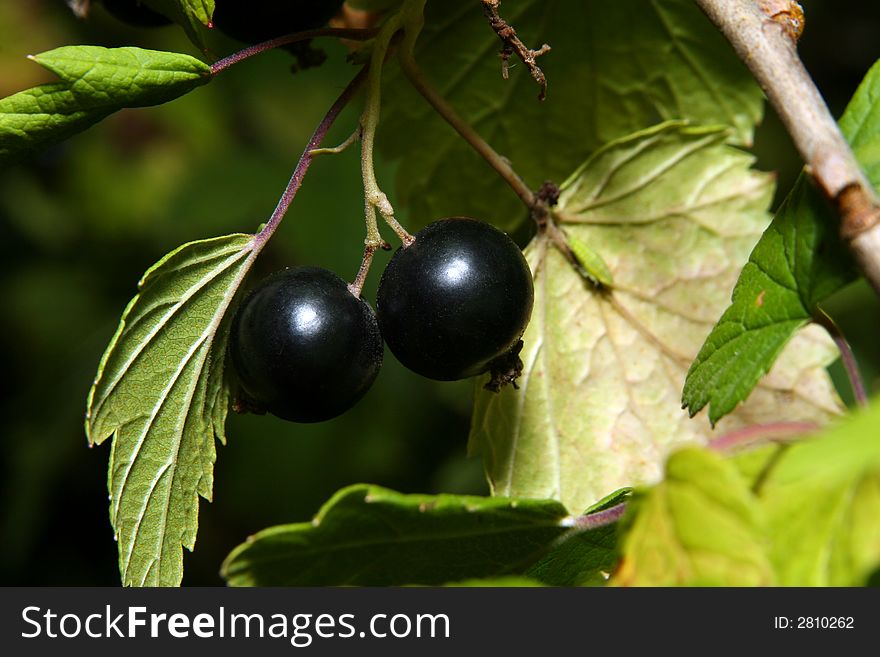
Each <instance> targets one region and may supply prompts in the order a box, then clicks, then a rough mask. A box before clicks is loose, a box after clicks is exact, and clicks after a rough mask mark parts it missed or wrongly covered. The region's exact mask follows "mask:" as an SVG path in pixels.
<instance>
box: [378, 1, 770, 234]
mask: <svg viewBox="0 0 880 657" xmlns="http://www.w3.org/2000/svg"><path fill="white" fill-rule="evenodd" d="M501 15H502V16H503V17H504V18H505V19H507V20H508V21H509V22H510V23H511V24H512V25H513V26H514V27H515V28H516V30H517V33H518V35H519V36H520V37H521V38H522V39H523V41H524V42H525V43H526V44H528V45H530V46H532V47H535V48H537V47H540V46H541V45H542V44H543V43H548V44H550V45H551V46H552V50H551V51H550V52H548V53H547V54H545V55H543V56H542V57H540V58H539V59H538V64H539V65H540V66H541V67H542V69H543V71H544V72H545V73H546V76H547V80H548V83H549V88H548V94H547V99H546V100H545V101H544V102H543V103H541V102H539V101H538V100H537V95H538V86H537V85H536V84H535V82H534V81H533V80H532V79H531V77H530V76H529V73H528V71H527V70H526V67H525V66H523V65H522V64H520V63H519V62H518V61H516V59H515V58H513V59H512V60H511V67H510V79H508V80H504V79H503V78H502V77H501V67H500V62H499V59H498V55H497V53H498V51H499V48H500V42H499V40H498V37H497V36H496V35H495V34H494V33H493V32H492V30H491V29H490V28H489V26H488V25H487V23H486V19H485V17H484V16H483V14H482V11H481V10H480V3H479V2H476V1H475V0H446V1H444V2H429V3H428V5H427V9H426V24H425V29H424V32H423V34H422V36H421V37H420V38H419V41H418V43H417V46H416V48H417V50H416V57H417V59H418V61H419V64H420V66H421V67H422V69H423V70H424V72H425V75H426V77H427V78H428V79H429V80H430V81H431V82H432V84H433V85H434V86H435V87H436V88H437V90H438V91H439V92H440V93H441V94H442V95H443V96H444V97H445V98H446V99H447V100H449V102H450V103H451V105H452V106H453V107H454V108H455V109H456V111H457V112H458V113H459V114H460V115H461V116H462V117H463V118H464V119H465V120H466V121H467V122H468V123H470V124H471V125H473V126H474V128H476V130H477V131H478V132H480V134H481V135H482V136H483V137H484V138H485V139H487V140H488V142H489V143H490V144H491V145H492V146H493V147H494V148H495V150H497V151H498V152H499V153H501V154H502V155H504V156H506V157H507V158H509V159H510V160H511V162H512V163H513V166H514V168H515V169H516V171H517V172H518V173H519V174H520V175H521V176H522V177H523V178H524V179H525V181H526V182H527V183H528V184H529V185H530V186H531V187H532V188H533V189H535V188H537V187H538V186H539V185H540V184H541V183H543V182H544V181H545V180H548V179H549V180H553V181H556V182H560V181H562V180H564V179H565V178H566V177H567V176H568V175H569V174H570V173H571V171H573V170H574V169H575V167H577V166H578V165H579V164H580V163H581V162H583V160H584V159H585V158H586V156H587V155H588V154H589V153H590V152H592V151H593V150H595V149H596V148H598V147H600V146H601V145H603V144H605V143H607V142H608V141H611V140H613V139H617V138H620V137H623V136H624V135H627V134H630V133H632V132H635V131H636V130H640V129H642V128H645V127H647V126H649V125H653V124H655V123H658V122H660V121H662V120H666V119H687V120H690V121H693V122H695V123H702V124H716V123H718V124H724V125H728V126H732V127H733V131H732V133H731V135H730V139H731V140H732V141H733V142H735V143H738V144H749V143H750V142H751V139H752V130H753V127H754V125H755V123H756V122H757V121H758V120H759V119H760V116H761V112H762V95H761V91H760V89H759V88H758V87H757V85H756V84H755V82H754V80H753V79H752V77H751V75H750V74H749V73H748V71H747V70H746V69H745V67H744V66H743V65H742V63H741V62H739V60H738V59H737V57H736V55H735V54H734V52H733V50H732V49H731V47H730V45H729V44H728V43H727V42H726V41H725V40H724V39H723V37H721V35H720V34H719V33H718V30H717V29H715V27H714V26H713V25H712V24H711V23H710V22H709V21H708V19H706V17H705V16H704V15H703V14H702V13H701V12H700V10H699V9H698V8H697V6H696V5H695V4H694V3H693V2H690V1H689V0H660V1H657V2H650V3H646V2H643V1H642V0H622V1H620V2H613V3H608V2H603V1H600V0H585V1H581V2H564V1H561V0H550V1H548V0H520V1H518V2H509V3H506V4H503V5H502V7H501ZM389 77H391V78H393V79H392V80H390V81H389V83H388V84H387V85H386V96H387V99H386V101H387V102H385V104H384V105H383V109H382V111H383V124H382V126H381V129H382V131H383V134H382V135H381V138H380V139H379V141H378V144H379V146H380V148H382V149H383V150H384V152H385V153H386V154H387V155H389V156H391V157H395V158H400V160H401V166H400V168H399V169H398V178H397V183H398V199H397V200H398V201H400V202H402V204H403V205H405V206H406V210H407V211H408V225H410V226H411V227H412V228H416V227H418V226H422V225H425V224H427V223H428V222H430V221H433V220H434V219H436V218H438V217H443V216H456V215H469V216H474V217H479V218H481V219H484V220H486V221H491V222H493V223H495V224H496V225H499V226H501V227H504V228H510V227H512V226H514V225H516V224H517V223H519V222H520V221H522V220H523V219H524V218H525V217H526V214H527V213H526V211H525V210H524V208H523V207H522V204H521V202H520V200H519V199H518V197H517V196H516V195H515V194H514V193H513V192H512V191H511V190H510V189H509V188H507V187H506V185H505V183H504V182H503V181H501V180H500V179H499V177H498V176H497V175H496V174H495V173H494V172H493V171H492V170H491V169H490V168H489V167H488V166H487V165H486V164H485V162H483V161H482V159H481V158H480V157H479V156H478V155H476V154H475V153H474V152H473V151H472V150H471V149H470V146H468V145H467V144H466V143H464V141H463V140H462V139H461V138H460V137H459V136H458V135H457V134H456V133H455V132H454V131H453V130H452V129H451V128H450V127H449V126H447V125H446V124H445V123H444V122H443V120H442V119H440V118H439V116H437V115H435V114H434V112H433V111H432V110H431V109H430V108H429V107H428V105H427V104H426V103H425V101H424V100H423V99H422V98H420V97H419V96H418V95H417V94H416V93H415V92H414V91H412V90H411V89H409V88H408V85H407V82H406V81H405V80H403V79H401V78H400V74H399V73H398V74H397V75H395V74H393V73H392V72H391V71H389Z"/></svg>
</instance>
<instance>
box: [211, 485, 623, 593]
mask: <svg viewBox="0 0 880 657" xmlns="http://www.w3.org/2000/svg"><path fill="white" fill-rule="evenodd" d="M600 530H602V531H601V532H600V535H599V538H592V539H591V538H590V535H592V534H593V533H594V532H597V531H599V530H591V531H583V530H577V529H573V523H572V518H571V517H570V516H569V515H568V513H567V512H566V510H565V509H564V508H563V507H562V505H560V504H559V503H558V502H554V501H542V500H511V499H502V498H483V497H470V496H456V495H433V496H430V495H403V494H400V493H396V492H394V491H390V490H387V489H384V488H379V487H377V486H367V485H357V486H351V487H349V488H345V489H343V490H341V491H339V492H338V493H337V494H336V495H335V496H334V497H333V498H332V499H331V500H330V501H329V502H327V503H326V504H325V505H324V507H323V508H322V509H321V510H320V512H319V513H318V515H316V516H315V518H314V519H313V520H312V521H311V522H305V523H298V524H292V525H280V526H278V527H271V528H269V529H265V530H263V531H261V532H258V533H257V534H255V535H254V536H252V537H250V538H249V539H248V541H247V542H246V543H244V544H242V545H240V546H238V547H237V548H236V549H235V550H233V551H232V553H230V555H229V556H228V557H227V558H226V561H225V563H224V565H223V576H224V577H225V578H226V580H227V582H228V583H229V584H231V585H233V586H267V585H271V586H318V585H321V586H323V585H331V586H338V585H355V586H386V585H402V584H420V585H440V584H444V583H446V582H458V581H462V580H469V579H474V578H480V579H483V578H493V579H494V578H499V577H506V576H515V575H525V576H527V577H532V578H537V579H540V580H541V581H543V582H549V583H552V584H559V583H573V582H571V581H570V578H572V577H587V578H589V577H590V576H595V575H596V573H598V572H599V571H601V570H606V571H607V570H610V568H611V565H612V564H613V559H614V557H613V554H614V540H613V537H614V534H613V527H612V528H610V535H611V540H610V541H608V540H607V536H606V535H607V534H608V533H609V528H608V527H602V528H600ZM562 546H564V547H565V551H564V552H562V551H560V547H562ZM536 563H537V564H540V566H539V567H534V566H535V564H536Z"/></svg>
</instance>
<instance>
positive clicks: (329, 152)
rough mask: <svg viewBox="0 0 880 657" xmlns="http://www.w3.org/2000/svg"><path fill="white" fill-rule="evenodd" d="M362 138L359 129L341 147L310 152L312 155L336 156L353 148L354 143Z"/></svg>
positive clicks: (317, 149)
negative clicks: (350, 147)
mask: <svg viewBox="0 0 880 657" xmlns="http://www.w3.org/2000/svg"><path fill="white" fill-rule="evenodd" d="M360 137H361V129H360V127H358V128H357V130H355V131H354V132H352V133H351V134H350V135H349V136H348V138H347V139H346V140H345V141H344V142H342V143H341V144H339V146H333V147H332V148H316V149H314V150H312V151H309V153H310V154H311V155H336V154H338V153H341V152H342V151H344V150H345V149H346V148H348V147H349V146H351V145H352V144H353V143H354V142H356V141H357V140H358V139H360Z"/></svg>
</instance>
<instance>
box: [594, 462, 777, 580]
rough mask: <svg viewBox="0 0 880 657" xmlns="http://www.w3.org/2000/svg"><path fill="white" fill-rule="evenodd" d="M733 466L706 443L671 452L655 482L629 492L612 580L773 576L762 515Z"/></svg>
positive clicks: (767, 577) (738, 578) (725, 578)
mask: <svg viewBox="0 0 880 657" xmlns="http://www.w3.org/2000/svg"><path fill="white" fill-rule="evenodd" d="M747 484H748V482H747V481H746V480H745V479H744V478H743V477H742V476H741V475H740V473H739V472H738V471H737V469H736V467H735V466H734V465H733V464H732V463H729V462H726V461H724V460H722V459H721V457H719V456H718V455H716V454H713V453H712V452H709V451H707V450H701V449H696V448H688V449H684V450H681V451H679V452H676V453H675V454H673V455H672V456H670V458H669V462H668V463H667V465H666V476H665V478H664V480H663V482H662V483H660V484H658V485H656V486H654V487H653V488H651V489H648V490H643V491H639V492H637V493H636V494H635V495H634V497H633V499H632V500H631V501H630V502H629V509H628V510H627V518H626V519H624V521H623V523H622V524H623V527H622V529H621V531H622V532H623V535H624V537H623V542H622V561H621V563H620V565H619V567H618V569H617V571H616V572H615V574H614V577H613V578H612V582H611V583H612V584H613V585H616V586H768V585H771V584H774V583H775V575H774V572H773V567H772V565H771V562H770V558H769V555H768V549H767V548H768V546H767V542H766V541H765V540H764V527H765V522H764V518H763V517H762V515H761V511H760V508H759V505H758V504H757V503H756V500H755V499H754V497H753V496H752V493H751V491H750V490H749V488H748V485H747Z"/></svg>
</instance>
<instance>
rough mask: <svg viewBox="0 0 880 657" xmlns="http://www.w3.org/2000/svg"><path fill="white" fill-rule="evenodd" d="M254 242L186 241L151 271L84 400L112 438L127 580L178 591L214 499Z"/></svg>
mask: <svg viewBox="0 0 880 657" xmlns="http://www.w3.org/2000/svg"><path fill="white" fill-rule="evenodd" d="M254 253H255V252H254V249H253V236H252V235H228V236H225V237H219V238H215V239H209V240H202V241H198V242H191V243H189V244H185V245H183V246H181V247H180V248H178V249H177V250H175V251H173V252H171V253H170V254H168V255H167V256H165V257H164V258H163V259H162V260H160V261H159V262H158V263H157V264H155V265H154V266H153V267H152V268H151V269H150V270H149V271H147V273H146V274H145V275H144V277H143V279H142V280H141V283H140V291H139V293H138V295H137V296H136V297H135V298H134V299H133V300H132V301H131V303H130V304H129V305H128V308H126V310H125V313H124V314H123V316H122V320H121V322H120V324H119V328H118V329H117V331H116V335H114V337H113V339H112V340H111V342H110V345H109V347H108V348H107V351H106V352H105V354H104V356H103V358H102V360H101V364H100V366H99V369H98V375H97V377H96V379H95V383H94V386H93V387H92V390H91V392H90V393H89V399H88V410H87V416H86V432H87V434H88V437H89V441H90V443H92V444H100V443H101V442H103V441H104V440H106V439H107V438H108V437H110V436H111V435H112V436H113V446H112V450H111V455H110V468H109V470H110V471H109V482H108V485H109V488H110V520H111V523H112V525H113V528H114V531H115V533H116V538H117V541H118V543H119V568H120V572H121V574H122V582H123V584H124V585H130V586H176V585H179V584H180V580H181V577H182V575H183V547H187V548H189V549H190V550H191V549H192V548H193V546H194V544H195V539H196V528H197V525H198V508H199V496H202V497H204V498H206V499H208V500H210V499H211V491H212V487H213V469H214V461H215V458H216V452H215V445H214V440H215V436H216V437H217V438H219V439H220V440H221V441H222V440H224V436H223V425H224V422H225V418H226V411H227V405H228V396H229V393H228V390H227V386H226V385H225V382H224V374H223V363H224V358H225V350H226V337H227V334H228V330H227V326H226V323H227V320H226V317H227V313H226V310H227V309H228V308H229V306H230V304H231V302H232V300H233V298H234V296H235V293H236V291H237V290H238V287H239V284H240V283H241V281H242V278H243V277H244V275H245V274H246V273H247V270H248V269H249V267H250V264H251V262H252V261H253V258H254Z"/></svg>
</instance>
